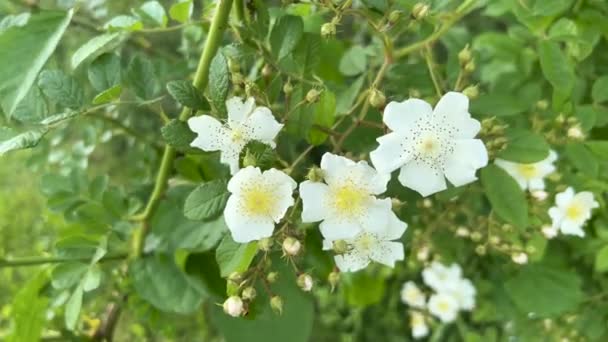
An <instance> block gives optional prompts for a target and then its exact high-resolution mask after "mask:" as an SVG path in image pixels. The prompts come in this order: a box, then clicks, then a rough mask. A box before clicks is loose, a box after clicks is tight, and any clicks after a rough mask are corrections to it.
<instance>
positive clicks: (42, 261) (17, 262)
mask: <svg viewBox="0 0 608 342" xmlns="http://www.w3.org/2000/svg"><path fill="white" fill-rule="evenodd" d="M126 257H127V253H119V254H114V255H108V256H105V257H103V258H102V259H101V260H100V261H99V262H104V261H114V260H122V259H125V258H126ZM64 262H85V263H88V262H91V258H67V257H25V258H18V259H12V260H4V259H0V268H7V267H21V266H38V265H46V264H60V263H64Z"/></svg>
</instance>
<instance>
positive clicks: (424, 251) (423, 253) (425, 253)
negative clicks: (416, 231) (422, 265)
mask: <svg viewBox="0 0 608 342" xmlns="http://www.w3.org/2000/svg"><path fill="white" fill-rule="evenodd" d="M416 259H418V261H422V262H424V261H427V260H428V259H429V248H428V247H427V246H422V247H421V248H420V249H419V250H418V252H417V253H416Z"/></svg>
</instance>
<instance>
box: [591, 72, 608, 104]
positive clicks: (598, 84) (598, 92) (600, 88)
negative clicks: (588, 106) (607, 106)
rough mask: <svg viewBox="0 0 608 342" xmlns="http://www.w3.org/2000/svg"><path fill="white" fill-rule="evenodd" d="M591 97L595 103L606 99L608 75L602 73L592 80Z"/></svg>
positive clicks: (607, 95) (607, 96)
mask: <svg viewBox="0 0 608 342" xmlns="http://www.w3.org/2000/svg"><path fill="white" fill-rule="evenodd" d="M591 98H592V99H593V102H596V103H599V102H606V101H608V75H604V76H602V77H600V78H598V79H597V80H595V82H593V88H592V89H591Z"/></svg>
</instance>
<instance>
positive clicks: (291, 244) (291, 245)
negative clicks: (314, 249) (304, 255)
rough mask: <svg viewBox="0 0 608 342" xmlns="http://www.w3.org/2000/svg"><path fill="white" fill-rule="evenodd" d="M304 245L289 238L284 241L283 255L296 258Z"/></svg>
mask: <svg viewBox="0 0 608 342" xmlns="http://www.w3.org/2000/svg"><path fill="white" fill-rule="evenodd" d="M301 248H302V244H301V243H300V241H298V240H297V239H296V238H293V237H291V236H288V237H286V238H285V240H283V254H284V255H289V256H296V255H298V254H299V253H300V249H301Z"/></svg>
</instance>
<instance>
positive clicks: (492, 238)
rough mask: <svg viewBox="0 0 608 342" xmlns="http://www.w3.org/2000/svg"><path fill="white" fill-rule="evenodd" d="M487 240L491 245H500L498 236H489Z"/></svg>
mask: <svg viewBox="0 0 608 342" xmlns="http://www.w3.org/2000/svg"><path fill="white" fill-rule="evenodd" d="M488 240H489V241H490V243H491V244H493V245H498V244H499V243H500V238H499V237H498V236H496V235H492V236H490V238H489V239H488Z"/></svg>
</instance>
